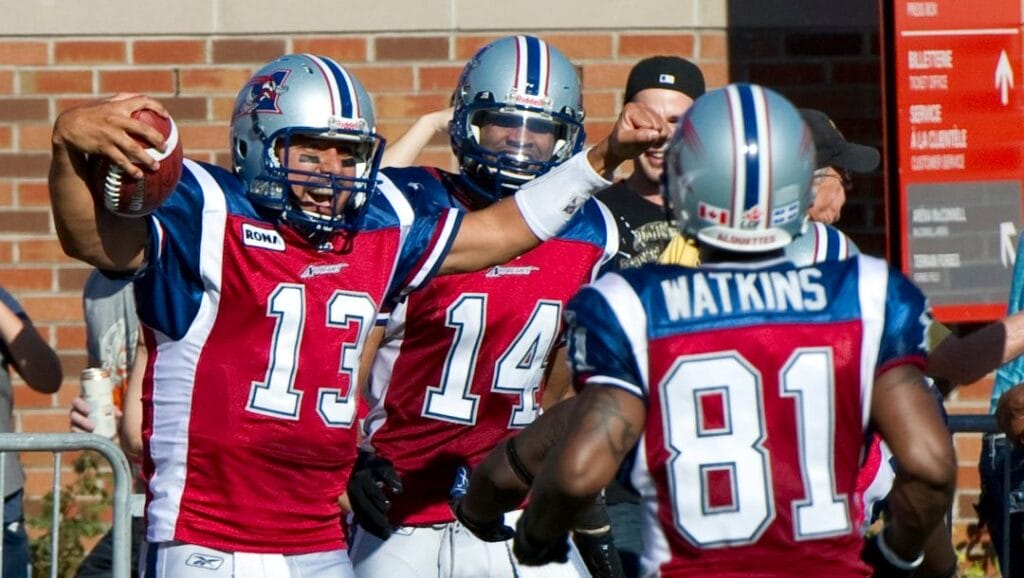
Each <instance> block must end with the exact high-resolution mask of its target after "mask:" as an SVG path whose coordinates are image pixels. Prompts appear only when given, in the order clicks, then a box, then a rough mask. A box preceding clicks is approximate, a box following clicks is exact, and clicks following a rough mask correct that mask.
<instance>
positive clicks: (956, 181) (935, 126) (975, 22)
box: [894, 0, 1024, 322]
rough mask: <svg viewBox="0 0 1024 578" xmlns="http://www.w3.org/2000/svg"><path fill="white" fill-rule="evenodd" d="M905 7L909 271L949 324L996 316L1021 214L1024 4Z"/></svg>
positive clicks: (902, 105) (942, 0) (903, 143)
mask: <svg viewBox="0 0 1024 578" xmlns="http://www.w3.org/2000/svg"><path fill="white" fill-rule="evenodd" d="M895 4H896V5H895V7H894V10H895V13H894V21H895V24H896V26H895V33H896V38H895V43H894V44H895V48H896V50H895V54H894V59H895V68H896V75H895V78H896V83H897V84H896V105H897V118H898V122H897V127H896V128H897V135H898V137H897V138H898V142H899V146H898V150H899V181H900V227H901V234H902V237H903V239H904V240H905V242H904V243H903V244H902V247H903V254H902V255H901V257H902V266H903V269H904V271H906V272H907V274H908V275H910V277H911V278H912V279H914V281H915V282H917V284H918V285H919V286H920V287H921V288H922V290H924V292H925V293H926V294H927V295H928V297H929V299H930V300H931V302H932V305H933V307H934V309H935V314H936V317H938V318H939V319H940V320H942V321H947V322H948V321H985V320H991V319H996V318H998V317H1002V315H1003V313H1004V312H1005V310H1006V298H1007V293H1008V291H1009V287H1010V275H1011V272H1012V268H1013V258H1014V257H1015V247H1016V233H1017V230H1018V229H1019V228H1020V227H1019V226H1018V225H1019V224H1020V222H1021V214H1022V203H1021V191H1022V187H1021V179H1022V177H1024V155H1022V143H1024V93H1022V91H1021V82H1020V81H1019V80H1018V79H1019V77H1020V74H1021V70H1022V67H1021V57H1022V49H1021V47H1022V43H1021V2H1020V0H985V1H984V2H964V1H963V0H930V1H910V0H898V1H897V2H896V3H895ZM1007 247H1009V248H1010V249H1009V253H1010V254H1008V252H1007V251H1008V249H1007Z"/></svg>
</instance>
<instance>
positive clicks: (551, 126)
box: [449, 36, 585, 201]
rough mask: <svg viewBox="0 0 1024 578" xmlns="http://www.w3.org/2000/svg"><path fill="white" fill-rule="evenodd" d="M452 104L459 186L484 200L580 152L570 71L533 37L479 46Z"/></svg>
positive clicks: (579, 102)
mask: <svg viewBox="0 0 1024 578" xmlns="http://www.w3.org/2000/svg"><path fill="white" fill-rule="evenodd" d="M452 104H453V106H454V107H455V111H454V112H453V114H452V122H451V124H450V126H449V134H450V135H451V143H452V150H453V151H454V152H455V156H456V157H458V159H459V166H460V167H461V170H462V174H463V175H464V176H465V178H466V179H465V180H466V181H467V184H468V185H469V186H470V187H471V188H473V189H474V192H476V193H477V194H479V195H481V196H483V197H484V198H485V199H487V200H489V201H494V200H497V199H498V198H500V197H502V196H505V195H509V194H512V193H514V192H515V191H516V189H518V188H519V186H520V185H522V184H523V183H525V182H527V181H529V180H531V179H533V178H534V177H536V176H538V175H542V174H544V173H545V172H547V171H548V170H550V169H551V168H552V167H554V166H556V165H558V164H559V163H562V162H564V161H565V160H566V159H568V158H569V157H571V156H572V155H573V154H575V153H577V152H579V150H580V149H581V148H582V147H583V142H584V139H585V135H584V133H583V124H582V122H583V116H584V112H583V96H582V94H581V93H580V79H579V76H578V75H577V74H576V68H575V67H574V66H573V65H572V63H570V62H569V60H568V59H567V58H566V57H565V56H564V55H563V54H562V53H561V52H559V50H558V49H557V48H555V47H554V46H551V45H549V44H548V43H547V42H544V41H543V40H541V39H539V38H535V37H533V36H507V37H505V38H500V39H498V40H495V41H494V42H491V43H490V44H488V45H487V46H484V47H483V48H481V49H480V51H479V52H477V53H476V55H475V56H474V57H473V58H472V59H471V60H470V61H469V62H468V63H467V64H466V67H465V68H464V69H463V70H462V75H461V76H460V78H459V84H458V86H457V87H456V89H455V94H454V95H453V97H452Z"/></svg>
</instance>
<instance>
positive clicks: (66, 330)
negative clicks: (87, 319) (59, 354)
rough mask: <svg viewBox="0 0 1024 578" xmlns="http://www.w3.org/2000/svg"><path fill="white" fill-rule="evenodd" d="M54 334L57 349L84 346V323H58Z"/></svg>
mask: <svg viewBox="0 0 1024 578" xmlns="http://www.w3.org/2000/svg"><path fill="white" fill-rule="evenodd" d="M56 334H57V348H58V349H83V348H84V347H85V326H84V325H58V326H57V332H56Z"/></svg>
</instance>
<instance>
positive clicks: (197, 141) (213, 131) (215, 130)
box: [178, 124, 230, 149]
mask: <svg viewBox="0 0 1024 578" xmlns="http://www.w3.org/2000/svg"><path fill="white" fill-rule="evenodd" d="M229 130H230V129H229V128H228V127H227V126H225V125H208V124H202V125H192V124H188V125H186V124H179V125H178V132H179V133H180V134H181V142H182V144H184V145H185V146H186V148H189V149H226V148H227V147H228V143H229V136H228V135H229Z"/></svg>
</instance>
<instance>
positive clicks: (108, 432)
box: [82, 367, 117, 439]
mask: <svg viewBox="0 0 1024 578" xmlns="http://www.w3.org/2000/svg"><path fill="white" fill-rule="evenodd" d="M82 399H84V400H85V402H86V403H88V404H89V419H90V420H92V423H94V424H96V428H95V429H93V430H92V433H94V434H96V435H100V436H103V437H105V438H111V439H113V438H114V436H116V435H117V420H116V419H115V416H114V382H113V380H111V379H110V372H109V371H107V370H106V369H103V368H102V367H88V368H86V369H84V370H82Z"/></svg>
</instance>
